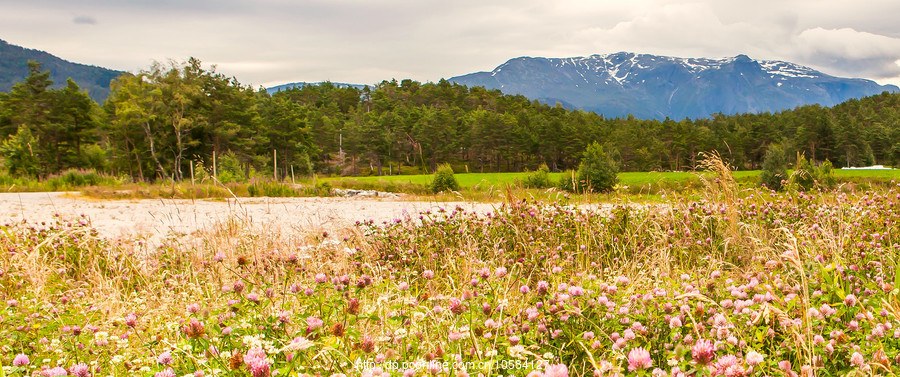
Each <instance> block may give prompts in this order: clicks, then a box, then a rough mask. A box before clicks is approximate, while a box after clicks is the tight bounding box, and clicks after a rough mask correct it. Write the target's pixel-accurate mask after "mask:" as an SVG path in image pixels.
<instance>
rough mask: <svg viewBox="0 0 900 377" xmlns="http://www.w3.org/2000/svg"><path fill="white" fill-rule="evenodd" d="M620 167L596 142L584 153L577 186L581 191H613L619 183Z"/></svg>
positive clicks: (579, 166) (579, 167)
mask: <svg viewBox="0 0 900 377" xmlns="http://www.w3.org/2000/svg"><path fill="white" fill-rule="evenodd" d="M618 174H619V167H618V165H617V164H616V161H615V160H614V159H613V157H612V155H610V154H609V153H607V151H606V150H605V149H604V148H603V146H601V145H600V144H599V143H597V142H594V143H593V144H591V145H589V146H588V147H587V149H586V150H585V151H584V156H583V157H582V159H581V164H579V165H578V173H577V181H576V183H577V185H578V190H579V191H593V192H607V191H612V189H613V188H614V187H615V186H616V183H618V182H619V177H618Z"/></svg>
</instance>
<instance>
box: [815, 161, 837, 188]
mask: <svg viewBox="0 0 900 377" xmlns="http://www.w3.org/2000/svg"><path fill="white" fill-rule="evenodd" d="M816 180H817V181H818V182H819V185H820V186H822V187H825V188H827V189H833V188H834V186H836V185H837V180H835V179H834V166H832V165H831V161H828V160H825V161H824V162H822V165H820V166H819V169H818V170H817V171H816Z"/></svg>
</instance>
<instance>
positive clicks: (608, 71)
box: [449, 52, 900, 119]
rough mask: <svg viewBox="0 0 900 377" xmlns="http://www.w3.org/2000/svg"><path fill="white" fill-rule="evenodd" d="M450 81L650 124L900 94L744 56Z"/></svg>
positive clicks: (521, 64) (561, 62)
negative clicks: (652, 120) (625, 117)
mask: <svg viewBox="0 0 900 377" xmlns="http://www.w3.org/2000/svg"><path fill="white" fill-rule="evenodd" d="M449 81H452V82H455V83H459V84H463V85H468V86H484V87H486V88H490V89H500V90H502V91H503V92H504V93H507V94H521V95H524V96H526V97H529V98H532V99H537V100H540V101H543V102H547V103H556V102H561V103H564V104H570V105H571V106H572V107H576V108H581V109H584V110H587V111H593V112H596V113H600V114H603V115H605V116H608V117H624V116H627V115H628V114H633V115H634V116H636V117H638V118H655V119H662V118H665V117H669V118H673V119H681V118H685V117H689V118H705V117H708V116H709V115H710V114H713V113H724V114H737V113H744V112H750V113H757V112H765V111H778V110H784V109H790V108H794V107H796V106H800V105H807V104H820V105H823V106H832V105H835V104H837V103H840V102H842V101H845V100H847V99H850V98H859V97H864V96H868V95H873V94H878V93H881V92H883V91H890V92H897V91H900V89H898V88H897V87H896V86H893V85H885V86H882V85H878V84H877V83H875V82H874V81H871V80H864V79H846V78H839V77H834V76H830V75H826V74H824V73H822V72H819V71H816V70H814V69H812V68H808V67H804V66H801V65H797V64H794V63H789V62H783V61H773V60H753V59H750V58H749V57H747V56H746V55H738V56H735V57H733V58H725V59H705V58H676V57H668V56H656V55H646V54H633V53H627V52H619V53H615V54H608V55H591V56H589V57H577V58H530V57H521V58H516V59H512V60H509V61H507V62H506V63H504V64H502V65H500V66H499V67H497V68H496V69H494V70H493V71H491V72H478V73H472V74H468V75H463V76H457V77H453V78H451V79H450V80H449Z"/></svg>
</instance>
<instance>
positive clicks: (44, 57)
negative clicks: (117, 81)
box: [0, 39, 124, 102]
mask: <svg viewBox="0 0 900 377" xmlns="http://www.w3.org/2000/svg"><path fill="white" fill-rule="evenodd" d="M29 60H34V61H36V62H38V63H41V70H44V71H46V70H49V71H50V79H51V80H53V86H52V87H53V88H62V87H65V86H66V79H68V78H70V77H71V78H72V79H73V80H75V82H76V83H77V84H78V86H79V87H80V88H81V89H82V90H87V92H88V95H90V96H91V98H92V99H93V100H94V101H97V102H103V100H105V99H106V97H107V96H108V95H109V92H110V90H109V82H110V80H112V79H114V78H116V77H118V76H119V75H121V74H122V73H124V72H122V71H116V70H112V69H108V68H103V67H98V66H93V65H87V64H80V63H73V62H70V61H68V60H65V59H62V58H59V57H57V56H54V55H52V54H50V53H48V52H45V51H40V50H35V49H30V48H25V47H21V46H17V45H14V44H11V43H9V42H7V41H5V40H2V39H0V91H2V92H9V91H10V89H12V87H13V85H15V84H17V83H20V82H23V81H24V80H25V77H27V76H28V61H29Z"/></svg>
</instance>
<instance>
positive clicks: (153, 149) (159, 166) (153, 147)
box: [142, 122, 169, 177]
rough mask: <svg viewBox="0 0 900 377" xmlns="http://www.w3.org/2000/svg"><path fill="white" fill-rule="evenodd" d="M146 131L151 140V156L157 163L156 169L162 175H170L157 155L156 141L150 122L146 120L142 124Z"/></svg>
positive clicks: (149, 140) (148, 138) (148, 139)
mask: <svg viewBox="0 0 900 377" xmlns="http://www.w3.org/2000/svg"><path fill="white" fill-rule="evenodd" d="M142 126H143V129H144V133H145V134H147V141H148V142H150V157H152V158H153V162H154V163H156V170H157V172H158V173H159V175H160V177H168V176H169V175H168V174H166V169H165V168H164V167H163V166H162V164H161V163H159V158H158V157H157V156H156V143H154V142H153V133H152V132H151V131H150V122H144V123H143V124H142Z"/></svg>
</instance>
